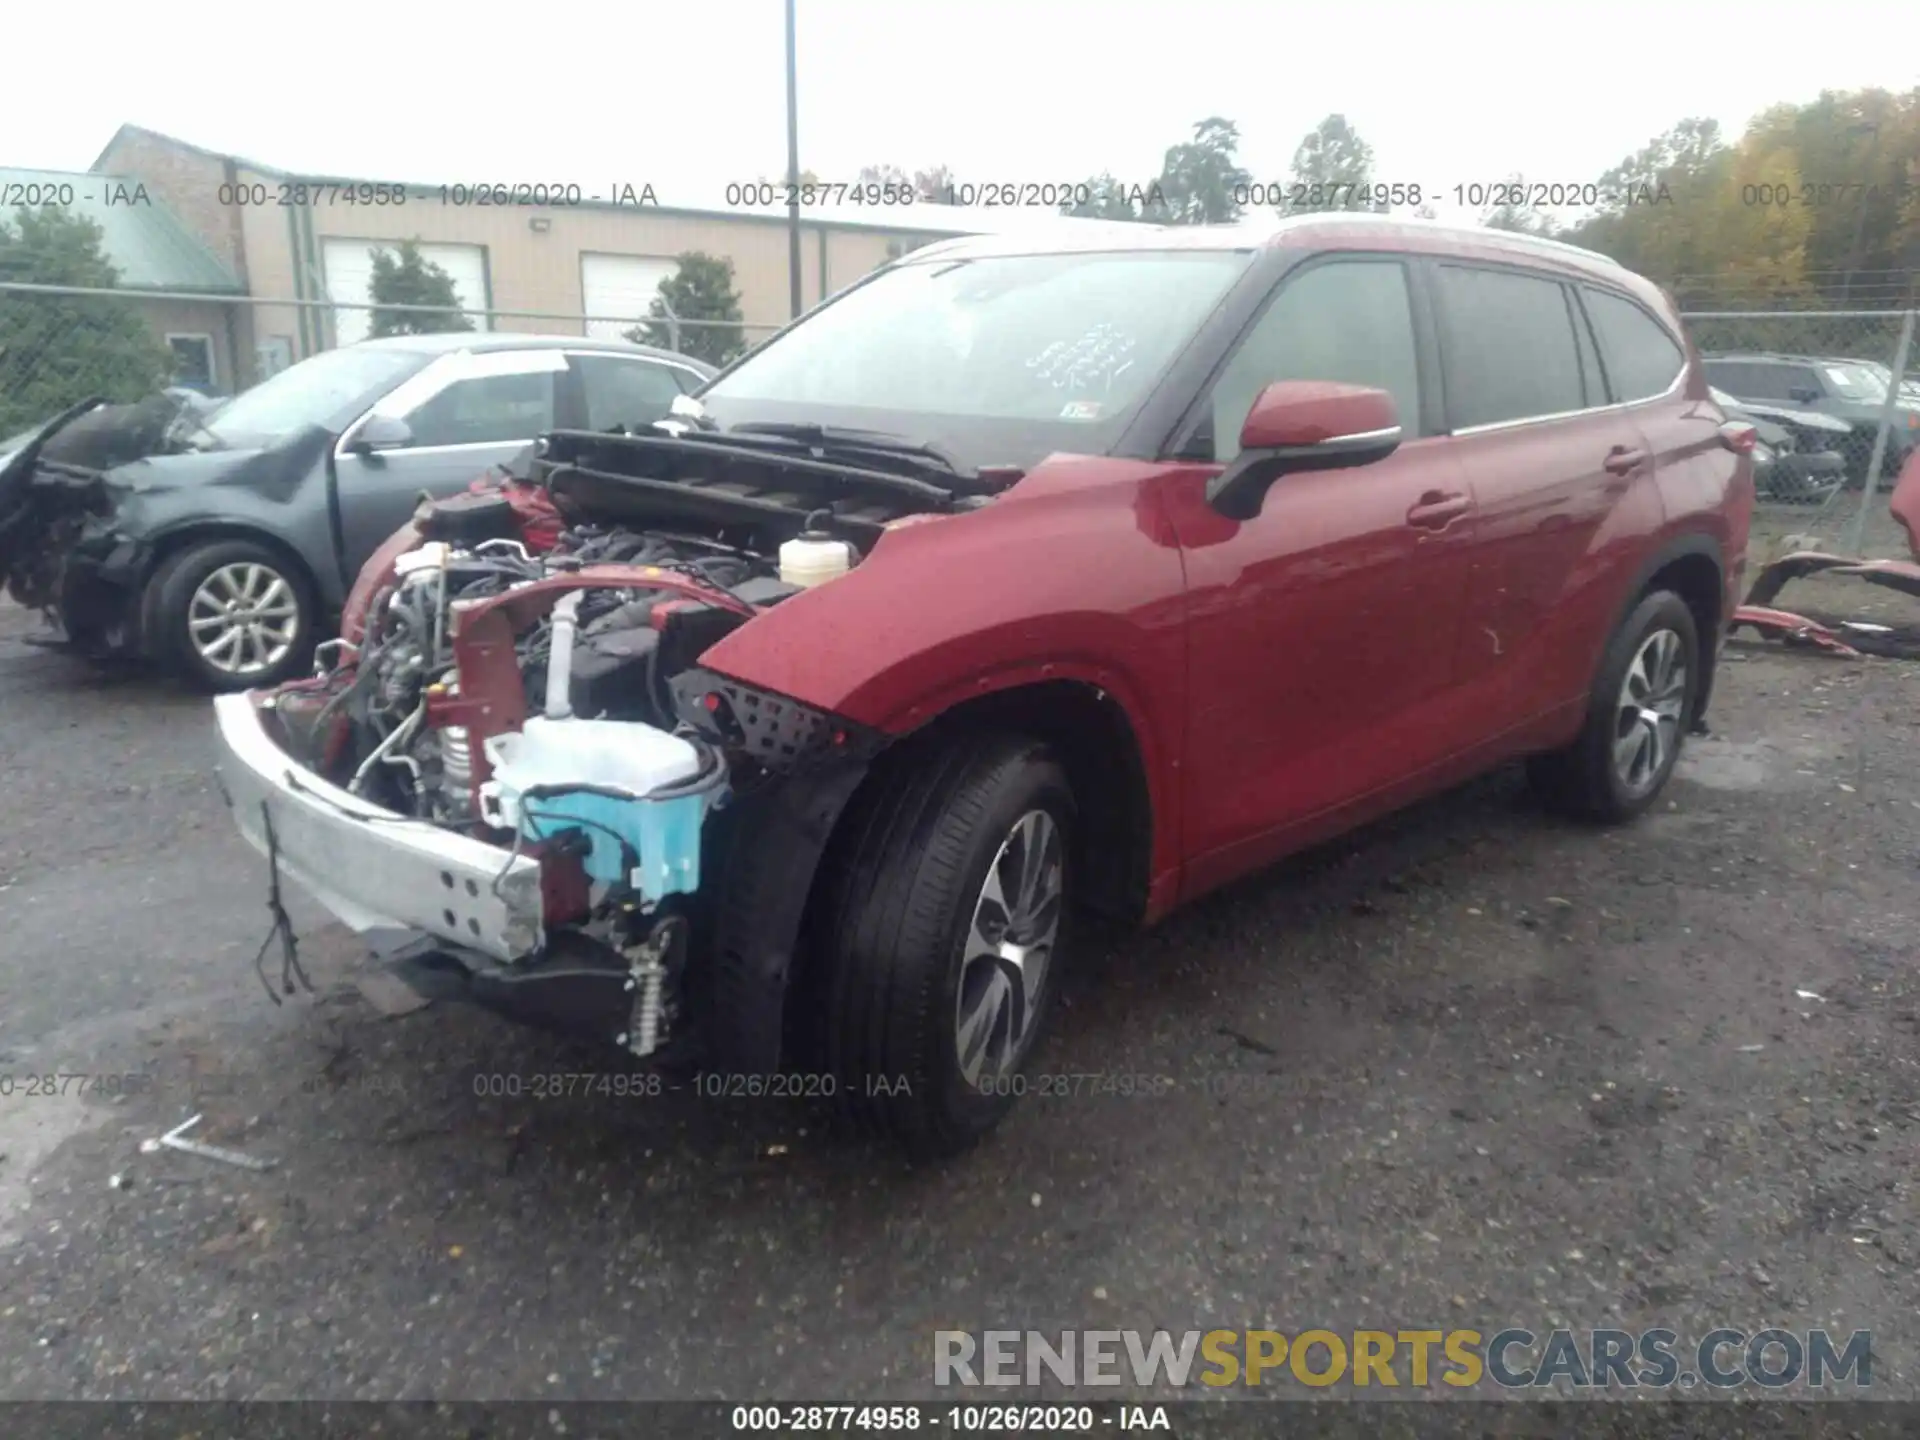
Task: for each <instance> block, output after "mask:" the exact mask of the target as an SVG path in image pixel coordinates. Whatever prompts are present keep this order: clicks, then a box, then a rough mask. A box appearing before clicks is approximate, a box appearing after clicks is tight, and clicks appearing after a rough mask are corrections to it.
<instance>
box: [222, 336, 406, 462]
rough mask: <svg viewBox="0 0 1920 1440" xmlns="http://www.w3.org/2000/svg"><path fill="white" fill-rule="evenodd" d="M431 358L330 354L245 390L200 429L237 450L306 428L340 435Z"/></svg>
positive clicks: (402, 353) (398, 353) (352, 351)
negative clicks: (319, 429)
mask: <svg viewBox="0 0 1920 1440" xmlns="http://www.w3.org/2000/svg"><path fill="white" fill-rule="evenodd" d="M432 358H433V357H432V356H431V355H428V354H425V353H423V352H421V351H417V350H386V349H378V350H376V349H360V348H357V347H355V348H349V349H346V350H328V351H326V352H325V353H323V354H319V355H315V356H314V357H313V358H312V359H310V360H302V361H301V362H300V363H299V364H298V365H295V366H292V367H291V368H290V369H286V370H282V371H281V372H280V373H279V374H278V375H275V376H274V377H273V378H272V379H270V380H262V381H261V382H260V383H259V384H258V385H255V386H254V387H253V388H252V389H251V390H243V391H242V392H241V393H240V394H238V395H236V396H235V397H234V398H233V399H231V400H229V401H228V402H227V403H226V404H225V405H223V406H221V407H220V409H219V410H218V411H217V412H215V413H214V414H213V415H211V416H209V417H208V418H207V419H206V420H205V421H204V422H203V428H204V429H205V430H206V432H207V433H209V434H211V435H212V436H213V437H214V439H215V440H217V441H219V442H220V443H221V444H223V445H228V446H232V447H234V448H236V449H247V448H250V447H252V446H256V445H267V444H271V443H272V442H273V441H275V440H278V439H280V438H281V437H283V436H286V435H292V434H294V433H296V432H297V431H300V430H304V429H306V428H307V427H308V426H309V425H320V426H324V427H325V428H326V429H328V430H339V429H341V428H343V427H344V426H346V425H347V424H349V423H350V422H351V421H352V420H353V418H354V417H355V416H356V415H358V414H359V413H360V412H361V411H362V410H365V409H366V408H367V407H368V406H369V405H371V404H372V403H373V402H374V401H375V400H378V399H379V398H380V397H381V396H382V395H384V394H386V393H387V391H389V390H391V389H392V388H393V387H394V386H395V385H398V384H399V383H400V382H401V381H402V380H404V379H406V378H407V377H408V376H409V375H411V374H413V373H414V372H415V371H417V370H421V369H424V368H425V367H426V364H427V362H428V361H429V360H431V359H432Z"/></svg>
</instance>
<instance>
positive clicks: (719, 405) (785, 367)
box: [700, 251, 1251, 466]
mask: <svg viewBox="0 0 1920 1440" xmlns="http://www.w3.org/2000/svg"><path fill="white" fill-rule="evenodd" d="M1250 259H1251V256H1250V254H1248V253H1247V252H1237V251H1149V252H1142V251H1131V252H1122V253H1110V254H1070V255H1012V256H991V257H983V258H978V259H955V260H946V261H942V260H938V259H932V260H925V261H921V262H918V263H909V264H906V265H902V266H900V267H898V268H896V269H892V270H889V271H887V272H885V273H883V274H881V275H878V276H876V277H875V278H873V279H872V280H869V281H867V282H865V283H863V284H861V285H859V286H857V287H855V288H854V289H852V290H850V291H848V292H847V293H846V294H845V295H843V296H841V297H840V298H839V299H836V300H834V301H832V302H831V303H830V304H828V305H826V306H824V307H822V308H821V309H820V310H819V311H818V312H816V313H815V314H814V315H812V316H810V317H809V318H808V319H807V320H805V321H804V322H803V323H801V324H800V325H799V326H798V327H797V328H795V329H794V330H792V331H789V332H788V333H787V334H785V335H783V336H781V337H780V338H779V339H778V340H775V341H774V342H772V343H771V344H769V345H768V346H767V347H766V348H765V349H762V350H760V351H757V352H755V353H754V354H752V355H749V356H748V357H747V358H746V359H745V360H743V361H742V362H740V364H739V365H738V366H737V367H735V368H734V369H733V370H731V371H729V372H728V373H727V374H726V375H724V376H722V377H721V378H720V379H719V380H717V381H715V382H714V383H713V384H712V385H710V386H708V387H707V388H706V389H705V390H703V391H701V392H700V402H701V404H702V405H703V406H704V407H706V409H707V410H708V412H709V413H710V414H711V415H712V416H713V417H714V418H715V419H716V420H718V421H719V422H720V423H721V424H722V425H733V424H738V423H740V422H742V421H751V420H762V421H765V420H773V421H792V420H803V421H816V422H819V423H821V424H828V425H842V426H852V427H862V428H866V429H872V430H886V431H891V432H894V433H896V434H901V435H905V436H908V437H910V438H912V439H915V440H920V441H932V442H935V443H937V444H940V445H941V446H942V448H944V449H946V450H947V451H948V452H949V453H951V454H953V455H954V456H955V457H956V458H957V459H959V460H960V461H961V463H963V464H967V465H973V466H977V465H981V464H997V463H1011V464H1022V465H1024V464H1030V463H1032V462H1033V461H1036V460H1038V459H1041V458H1043V457H1044V456H1046V455H1047V454H1049V453H1051V452H1053V451H1055V450H1066V451H1074V452H1078V453H1082V454H1089V453H1095V454H1097V453H1100V452H1103V451H1105V450H1106V449H1108V448H1110V447H1111V446H1112V445H1113V443H1114V442H1115V441H1117V440H1118V438H1119V436H1120V434H1121V432H1122V431H1123V430H1124V429H1125V427H1126V424H1127V422H1128V421H1129V420H1130V419H1131V418H1132V416H1133V412H1134V411H1135V410H1136V409H1137V408H1138V406H1139V405H1140V403H1141V402H1142V401H1143V400H1144V399H1145V398H1146V396H1147V393H1148V392H1149V390H1150V389H1151V388H1152V386H1153V385H1154V383H1155V382H1156V381H1157V380H1158V379H1159V378H1160V376H1161V375H1162V374H1163V373H1164V372H1165V370H1166V368H1167V366H1168V365H1169V364H1170V363H1172V361H1173V359H1174V357H1175V356H1177V355H1178V354H1179V353H1180V350H1181V347H1183V346H1184V345H1185V344H1186V343H1187V341H1188V340H1189V339H1190V338H1191V337H1192V336H1193V334H1194V332H1195V331H1196V330H1198V329H1199V327H1200V325H1201V323H1202V322H1203V321H1204V320H1205V319H1206V317H1207V316H1208V314H1209V313H1211V312H1212V310H1213V309H1214V307H1215V306H1216V305H1217V304H1218V303H1219V302H1220V299H1221V297H1222V296H1223V295H1225V293H1226V291H1227V288H1228V287H1229V286H1230V285H1232V283H1233V282H1234V280H1235V279H1236V278H1237V277H1238V276H1239V275H1240V274H1241V273H1242V272H1243V271H1244V270H1245V269H1246V267H1247V265H1248V264H1249V262H1250Z"/></svg>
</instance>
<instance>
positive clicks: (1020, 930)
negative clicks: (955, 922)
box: [954, 810, 1066, 1089]
mask: <svg viewBox="0 0 1920 1440" xmlns="http://www.w3.org/2000/svg"><path fill="white" fill-rule="evenodd" d="M1065 893H1066V865H1065V847H1064V846H1063V844H1062V842H1061V837H1060V827H1059V825H1058V824H1057V823H1055V821H1054V818H1053V816H1052V815H1050V814H1048V813H1047V812H1046V811H1045V810H1029V811H1027V813H1026V814H1024V815H1022V816H1021V817H1020V818H1019V819H1018V820H1017V821H1015V822H1014V825H1013V828H1012V830H1010V831H1009V832H1008V834H1007V837H1006V839H1005V840H1003V841H1002V842H1001V844H1000V848H999V850H998V851H997V852H996V853H995V855H994V857H993V863H992V864H991V865H989V866H988V867H987V875H986V879H985V881H984V882H983V883H982V884H981V887H980V894H979V897H978V898H977V899H976V900H975V901H974V906H973V919H972V921H971V923H970V924H969V925H968V927H967V938H966V948H965V951H964V953H963V954H962V956H961V960H960V984H959V988H958V993H957V995H956V997H955V1003H954V1040H955V1048H956V1051H957V1053H958V1055H959V1060H960V1074H961V1077H962V1078H963V1079H964V1080H965V1081H966V1083H967V1084H968V1085H969V1086H972V1087H973V1088H975V1089H980V1088H983V1087H986V1086H989V1085H991V1084H992V1083H993V1082H994V1081H996V1080H999V1079H1001V1078H1003V1077H1005V1076H1008V1075H1010V1074H1011V1073H1012V1072H1013V1071H1014V1070H1015V1069H1016V1068H1018V1066H1019V1065H1020V1063H1021V1061H1022V1060H1024V1059H1025V1058H1026V1053H1027V1051H1028V1050H1029V1049H1030V1048H1031V1046H1032V1042H1033V1037H1034V1032H1035V1028H1036V1022H1037V1020H1038V1018H1039V1015H1040V1001H1041V998H1042V995H1043V994H1044V991H1045V987H1046V985H1047V982H1048V978H1049V977H1048V971H1049V969H1050V968H1051V962H1052V959H1053V948H1054V943H1055V941H1056V940H1057V939H1058V938H1059V934H1060V920H1061V913H1062V910H1063V908H1064V902H1065Z"/></svg>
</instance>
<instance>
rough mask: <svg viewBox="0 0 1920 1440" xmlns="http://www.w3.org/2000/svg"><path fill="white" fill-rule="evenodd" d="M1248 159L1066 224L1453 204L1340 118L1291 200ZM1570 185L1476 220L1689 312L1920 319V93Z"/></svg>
mask: <svg viewBox="0 0 1920 1440" xmlns="http://www.w3.org/2000/svg"><path fill="white" fill-rule="evenodd" d="M1239 152H1240V128H1239V126H1238V125H1237V124H1236V123H1235V122H1234V121H1232V120H1229V119H1226V118H1224V117H1222V116H1218V115H1215V116H1209V117H1207V118H1206V119H1204V120H1201V121H1199V122H1197V123H1196V124H1195V125H1194V126H1193V129H1192V134H1191V136H1190V138H1188V139H1186V140H1183V141H1181V142H1180V143H1178V144H1175V145H1172V146H1169V147H1168V149H1167V150H1166V152H1165V155H1164V157H1163V159H1162V161H1161V165H1160V169H1159V170H1158V172H1157V173H1155V174H1152V175H1146V176H1125V175H1117V174H1115V173H1114V172H1112V171H1102V172H1099V173H1097V174H1094V175H1090V176H1088V177H1087V179H1086V180H1085V182H1084V183H1082V184H1080V185H1077V186H1074V187H1071V188H1072V192H1073V193H1072V195H1071V198H1070V199H1068V200H1067V201H1066V203H1063V204H1062V205H1061V206H1060V207H1059V208H1060V210H1061V213H1063V214H1066V215H1077V216H1083V217H1087V218H1092V219H1101V220H1121V221H1136V222H1142V223H1147V224H1162V225H1214V224H1226V223H1232V222H1235V221H1240V220H1245V219H1249V218H1251V217H1253V216H1254V215H1257V214H1260V213H1278V214H1281V215H1289V214H1298V213H1302V212H1315V211H1332V210H1365V211H1372V212H1375V213H1395V214H1406V215H1410V216H1414V217H1420V218H1427V219H1432V218H1434V217H1435V213H1436V211H1435V206H1434V201H1436V200H1442V199H1444V198H1445V197H1439V196H1421V197H1419V199H1417V200H1416V199H1414V198H1413V197H1412V196H1411V195H1403V194H1402V193H1400V192H1401V191H1402V190H1404V188H1405V187H1396V186H1390V185H1385V184H1381V183H1380V182H1378V181H1377V180H1376V177H1375V170H1374V152H1373V147H1372V146H1371V145H1369V144H1368V143H1367V141H1366V140H1364V139H1363V138H1362V137H1361V135H1360V133H1359V131H1358V130H1357V129H1356V128H1355V126H1354V125H1353V123H1352V122H1351V121H1350V120H1349V119H1348V118H1347V117H1346V116H1345V115H1341V114H1333V115H1329V116H1327V117H1326V118H1325V119H1324V120H1322V121H1321V122H1320V123H1319V124H1318V125H1316V126H1315V127H1314V128H1313V129H1312V130H1310V131H1308V132H1307V134H1306V135H1305V136H1303V137H1302V138H1301V140H1300V143H1299V145H1298V146H1297V147H1296V148H1295V150H1294V154H1293V161H1292V165H1291V168H1290V170H1289V173H1288V177H1287V182H1286V183H1285V184H1284V185H1273V186H1269V185H1264V184H1256V183H1254V181H1253V179H1252V177H1251V175H1250V174H1249V173H1248V172H1247V170H1246V169H1245V167H1243V166H1242V165H1241V163H1240V159H1239ZM1569 178H1571V177H1567V176H1558V175H1556V176H1553V177H1551V183H1547V182H1544V181H1543V182H1542V183H1534V182H1532V181H1530V180H1529V178H1528V177H1527V176H1524V175H1521V174H1510V175H1509V176H1508V177H1507V178H1506V179H1505V180H1504V181H1503V182H1501V183H1499V184H1496V185H1491V186H1477V187H1474V191H1473V193H1472V194H1470V195H1469V196H1468V197H1467V200H1468V205H1469V208H1474V209H1477V213H1476V215H1475V218H1476V219H1477V220H1478V223H1480V224H1482V225H1485V226H1490V227H1492V228H1495V229H1503V230H1515V231H1522V232H1526V233H1529V234H1536V235H1546V236H1552V237H1556V238H1559V239H1563V240H1566V241H1568V242H1570V243H1572V244H1576V245H1582V246H1585V247H1587V248H1589V249H1593V250H1598V251H1600V252H1602V253H1603V254H1606V255H1610V256H1612V257H1613V258H1614V259H1616V260H1619V261H1620V262H1621V263H1622V264H1624V265H1626V266H1628V267H1629V268H1631V269H1634V270H1638V271H1640V272H1641V273H1643V274H1645V275H1647V276H1649V277H1651V278H1652V279H1654V280H1656V281H1658V282H1660V283H1661V284H1663V285H1665V286H1667V287H1668V289H1669V290H1671V291H1672V292H1673V293H1674V295H1675V298H1676V299H1677V300H1679V302H1680V303H1681V305H1682V306H1683V307H1706V306H1711V305H1715V304H1737V305H1740V306H1743V307H1746V308H1752V309H1768V308H1781V309H1790V308H1801V307H1806V306H1821V305H1828V306H1830V305H1835V304H1849V305H1852V306H1855V307H1857V308H1877V307H1881V306H1885V307H1904V306H1907V305H1912V304H1914V303H1916V302H1920V288H1917V286H1920V282H1917V281H1916V274H1920V87H1916V88H1915V89H1913V90H1910V91H1907V92H1904V93H1900V94H1895V93H1892V92H1889V91H1886V90H1857V91H1827V92H1823V93H1822V94H1821V95H1820V96H1819V98H1817V99H1815V100H1813V101H1811V102H1809V103H1807V104H1804V105H1792V104H1782V105H1776V106H1773V107H1772V108H1770V109H1768V110H1766V111H1765V112H1763V113H1762V114H1760V115H1759V116H1757V117H1755V119H1754V120H1753V121H1752V122H1751V123H1750V124H1749V125H1748V126H1747V127H1746V129H1745V131H1744V132H1742V133H1741V134H1740V135H1739V136H1737V137H1731V138H1730V137H1728V136H1726V135H1724V134H1723V133H1722V131H1721V127H1720V125H1719V123H1718V122H1717V121H1714V120H1712V119H1705V118H1699V117H1693V118H1686V119H1682V120H1679V121H1677V122H1676V123H1675V124H1674V125H1673V126H1672V127H1671V128H1670V129H1668V130H1667V131H1665V132H1664V133H1662V134H1660V135H1656V136H1654V137H1653V138H1652V139H1650V140H1649V141H1648V142H1647V143H1646V144H1644V145H1642V146H1641V147H1640V148H1639V149H1637V150H1635V151H1634V152H1633V153H1632V154H1630V155H1628V156H1626V157H1625V158H1623V159H1622V160H1621V161H1620V162H1619V163H1618V164H1616V165H1614V166H1612V167H1611V168H1610V169H1608V170H1607V171H1605V172H1604V173H1602V174H1600V175H1598V176H1594V177H1592V179H1591V180H1590V181H1585V182H1581V183H1575V184H1571V185H1569V184H1566V183H1565V182H1566V181H1567V180H1568V179H1569ZM860 179H861V181H862V182H866V181H870V180H877V181H882V182H887V183H893V184H901V185H911V186H912V187H913V188H914V190H915V191H916V193H917V194H918V195H919V197H920V198H921V199H922V200H925V201H931V202H936V203H937V202H938V201H940V200H941V199H943V198H944V197H945V196H946V195H948V194H950V193H951V192H950V191H949V190H948V189H947V186H948V185H950V184H951V183H952V182H953V176H952V172H951V171H950V170H949V169H948V168H947V167H946V166H944V165H940V166H934V167H931V168H929V169H925V170H918V171H911V172H910V171H907V170H905V169H903V168H901V167H900V166H897V165H875V166H868V167H867V168H866V169H864V170H862V171H861V172H860ZM1476 202H1478V203H1477V204H1476Z"/></svg>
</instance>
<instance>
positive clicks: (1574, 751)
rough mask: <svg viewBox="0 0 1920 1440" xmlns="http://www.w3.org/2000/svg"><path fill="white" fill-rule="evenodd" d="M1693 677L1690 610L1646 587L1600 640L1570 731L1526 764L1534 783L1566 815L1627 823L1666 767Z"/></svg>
mask: <svg viewBox="0 0 1920 1440" xmlns="http://www.w3.org/2000/svg"><path fill="white" fill-rule="evenodd" d="M1701 679H1702V674H1701V668H1700V639H1699V632H1698V629H1697V627H1696V626H1695V624H1694V619H1693V611H1692V610H1690V609H1688V608H1687V602H1686V601H1684V600H1682V599H1681V598H1680V597H1679V596H1678V595H1676V594H1674V592H1673V591H1671V590H1654V591H1651V592H1649V593H1648V594H1647V595H1646V596H1644V597H1643V598H1642V599H1641V601H1640V603H1639V604H1638V605H1636V606H1634V607H1633V612H1632V613H1631V614H1630V615H1628V616H1627V618H1626V620H1625V621H1624V622H1623V623H1622V624H1621V626H1620V628H1619V629H1618V630H1617V631H1615V632H1614V636H1613V639H1612V640H1611V641H1610V642H1609V643H1608V645H1607V650H1606V654H1605V656H1604V657H1603V658H1602V660H1601V662H1600V674H1599V677H1598V679H1596V681H1595V682H1594V687H1593V698H1592V700H1591V702H1590V704H1589V707H1588V710H1587V724H1586V728H1585V729H1584V730H1582V731H1581V732H1580V738H1579V739H1578V740H1576V741H1574V742H1573V744H1572V745H1570V746H1568V747H1567V748H1566V749H1564V750H1556V751H1554V752H1553V753H1551V754H1547V755H1536V756H1534V757H1533V759H1532V760H1530V761H1529V762H1528V766H1527V774H1528V777H1529V778H1530V779H1531V780H1532V782H1533V784H1534V788H1535V789H1536V790H1538V791H1539V792H1540V793H1541V795H1542V796H1543V798H1545V799H1546V800H1547V801H1548V802H1549V803H1551V804H1553V805H1554V806H1555V807H1556V808H1558V809H1561V810H1565V811H1567V812H1569V813H1572V814H1575V815H1580V816H1583V817H1585V818H1588V819H1593V820H1607V821H1619V820H1631V819H1632V818H1633V817H1634V816H1636V815H1638V814H1640V813H1641V812H1642V811H1643V810H1645V809H1646V808H1647V807H1648V806H1649V805H1651V804H1653V802H1654V800H1655V799H1656V798H1657V797H1658V796H1659V794H1660V791H1661V790H1662V789H1663V788H1665V786H1666V783H1667V777H1668V776H1670V775H1672V774H1673V767H1674V764H1675V762H1676V761H1677V760H1678V759H1679V758H1680V745H1681V742H1682V741H1683V740H1684V739H1685V737H1686V733H1687V729H1688V727H1689V725H1690V724H1691V722H1692V719H1693V714H1694V711H1695V709H1696V708H1697V704H1698V700H1699V695H1700V682H1701Z"/></svg>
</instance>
